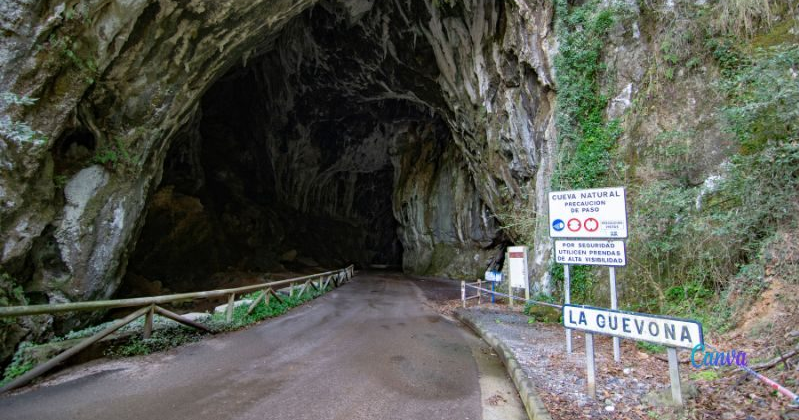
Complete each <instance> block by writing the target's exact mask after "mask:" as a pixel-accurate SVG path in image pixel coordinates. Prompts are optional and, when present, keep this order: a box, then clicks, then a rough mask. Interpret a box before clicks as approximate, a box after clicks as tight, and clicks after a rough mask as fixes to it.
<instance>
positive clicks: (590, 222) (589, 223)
mask: <svg viewBox="0 0 799 420" xmlns="http://www.w3.org/2000/svg"><path fill="white" fill-rule="evenodd" d="M583 226H585V230H587V231H589V232H596V230H597V229H599V221H598V220H596V219H594V218H593V217H589V218H588V219H585V223H584V224H583Z"/></svg>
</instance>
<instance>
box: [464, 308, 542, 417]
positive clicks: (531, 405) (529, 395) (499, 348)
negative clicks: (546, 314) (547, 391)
mask: <svg viewBox="0 0 799 420" xmlns="http://www.w3.org/2000/svg"><path fill="white" fill-rule="evenodd" d="M455 318H457V319H458V320H459V321H461V322H462V323H464V324H465V325H466V326H468V327H469V328H471V329H472V330H473V331H474V332H475V333H477V335H479V336H480V338H482V339H483V341H485V342H486V343H488V344H489V345H490V346H491V347H492V348H493V349H494V351H495V352H496V353H497V354H498V355H499V358H500V359H501V360H502V363H503V364H504V365H505V369H507V370H508V374H510V377H511V379H513V384H514V385H516V390H517V391H518V392H519V397H520V398H521V400H522V403H523V404H524V409H525V410H526V411H527V416H528V417H529V418H530V420H552V417H551V416H550V415H549V411H547V409H546V407H545V406H544V402H543V401H542V400H541V397H539V396H538V392H536V390H535V385H533V381H532V380H530V378H528V377H527V375H525V373H524V370H522V367H521V365H520V364H519V361H518V360H516V356H515V355H514V354H513V351H511V349H510V347H508V345H507V344H505V343H504V342H503V341H502V340H500V339H499V338H498V337H497V336H496V335H495V334H494V333H492V332H490V331H488V330H487V329H486V328H483V327H482V326H481V325H480V323H478V322H476V321H474V320H472V319H471V318H469V316H468V314H466V313H464V312H463V311H461V310H456V311H455Z"/></svg>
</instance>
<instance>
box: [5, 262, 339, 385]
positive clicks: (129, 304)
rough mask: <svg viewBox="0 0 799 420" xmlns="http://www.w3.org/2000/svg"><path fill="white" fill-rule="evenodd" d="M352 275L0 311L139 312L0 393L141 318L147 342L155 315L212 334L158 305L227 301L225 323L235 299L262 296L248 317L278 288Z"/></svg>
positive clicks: (335, 283)
mask: <svg viewBox="0 0 799 420" xmlns="http://www.w3.org/2000/svg"><path fill="white" fill-rule="evenodd" d="M353 275H354V266H352V265H351V266H349V267H347V268H342V269H340V270H334V271H327V272H324V273H319V274H311V275H308V276H302V277H295V278H291V279H286V280H279V281H273V282H269V283H260V284H254V285H250V286H244V287H237V288H235V289H221V290H211V291H206V292H192V293H178V294H173V295H163V296H153V297H143V298H132V299H115V300H99V301H92V302H71V303H57V304H50V305H27V306H5V307H0V318H3V317H5V318H9V317H20V316H28V315H42V314H53V313H60V312H72V311H96V310H107V309H115V308H135V307H139V309H138V310H136V311H134V312H133V313H131V314H130V315H128V316H126V317H124V318H122V319H120V320H117V321H116V322H114V323H113V324H111V325H110V326H109V327H108V328H106V329H104V330H102V331H100V332H99V333H97V334H95V335H93V336H91V337H88V338H86V339H85V340H83V341H81V342H80V343H78V344H76V345H75V346H73V347H71V348H69V349H67V350H65V351H64V352H62V353H60V354H58V355H57V356H55V357H53V358H52V359H50V360H48V361H46V362H44V363H42V364H40V365H37V366H36V367H34V368H33V369H31V370H30V371H28V372H27V373H25V374H23V375H22V376H20V377H18V378H16V379H14V380H13V381H11V382H9V383H8V384H6V385H5V386H3V387H2V388H0V393H3V392H6V391H9V390H12V389H15V388H19V387H21V386H23V385H25V384H27V383H29V382H30V381H32V380H33V379H35V378H37V377H39V376H41V375H42V374H44V373H45V372H47V371H49V370H50V369H52V368H53V367H55V366H57V365H59V364H61V363H62V362H64V361H65V360H67V359H68V358H70V357H72V356H74V355H75V354H77V353H78V352H80V351H81V350H84V349H86V348H87V347H89V346H91V345H92V344H94V343H96V342H98V341H100V340H102V339H103V338H105V337H107V336H109V335H110V334H112V333H113V332H115V331H117V330H118V329H120V328H122V327H123V326H125V325H127V324H130V323H131V322H133V321H135V320H137V319H139V318H140V317H142V316H143V317H144V329H143V332H142V334H143V336H144V338H149V337H150V335H151V334H152V330H153V316H154V315H155V314H159V315H161V316H164V317H166V318H169V319H172V320H174V321H176V322H179V323H182V324H185V325H188V326H190V327H193V328H197V329H201V330H204V331H208V332H211V330H210V329H209V328H208V327H206V326H204V325H202V324H201V323H199V322H195V321H192V320H190V319H187V318H184V317H182V316H180V315H178V314H176V313H174V312H171V311H168V310H166V309H164V308H162V307H161V306H159V305H164V304H167V303H177V302H189V301H195V300H203V299H213V298H218V297H227V302H228V304H227V308H226V309H227V310H226V313H225V318H226V319H227V320H228V321H231V320H232V319H233V309H234V304H233V303H234V302H235V301H236V296H237V295H243V294H247V293H253V292H261V293H260V294H259V295H258V297H257V298H256V299H255V300H254V301H253V302H252V303H251V304H250V307H249V308H248V310H247V313H248V314H249V313H250V312H252V311H253V310H254V309H255V308H256V306H257V305H258V304H259V303H260V302H261V301H262V300H263V301H264V302H265V303H266V304H269V299H270V298H271V297H275V298H276V299H278V300H281V298H280V296H279V294H278V293H276V292H275V290H277V289H279V288H280V287H288V288H289V295H290V296H293V295H294V293H295V289H296V288H298V287H299V292H297V293H298V294H299V295H300V296H302V294H303V293H305V292H306V291H307V290H308V289H309V288H313V289H316V290H325V289H326V288H327V287H328V286H329V285H330V284H331V283H332V284H333V286H334V287H338V286H339V285H341V284H342V283H344V282H346V281H348V280H349V279H351V278H352V276H353ZM317 283H318V284H317ZM300 285H301V286H300Z"/></svg>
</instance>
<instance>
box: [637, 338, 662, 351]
mask: <svg viewBox="0 0 799 420" xmlns="http://www.w3.org/2000/svg"><path fill="white" fill-rule="evenodd" d="M635 345H636V347H638V348H639V349H640V350H642V351H645V352H647V353H651V354H663V353H665V352H666V346H662V345H660V344H653V343H649V342H646V341H637V342H636V343H635Z"/></svg>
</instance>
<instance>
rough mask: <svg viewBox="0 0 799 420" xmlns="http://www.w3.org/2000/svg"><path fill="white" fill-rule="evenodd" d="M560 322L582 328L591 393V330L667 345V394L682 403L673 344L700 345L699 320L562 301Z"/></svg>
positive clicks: (592, 385) (677, 402)
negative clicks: (570, 303)
mask: <svg viewBox="0 0 799 420" xmlns="http://www.w3.org/2000/svg"><path fill="white" fill-rule="evenodd" d="M563 326H564V327H566V328H572V329H575V330H580V331H584V332H585V333H586V334H585V353H586V376H587V378H588V393H589V394H590V395H591V396H592V397H593V396H594V395H595V392H596V389H595V383H594V381H595V372H594V366H593V362H594V358H593V355H594V346H593V335H592V334H605V335H610V336H613V337H624V338H629V339H632V340H638V341H648V342H650V343H655V344H662V345H665V346H667V348H668V354H669V379H670V381H671V395H672V398H673V399H674V402H675V403H676V404H678V405H682V404H683V400H682V387H681V384H680V371H679V363H678V360H677V348H678V347H679V348H686V349H691V348H694V347H695V346H704V336H703V333H702V324H701V323H699V322H697V321H694V320H691V319H681V318H671V317H665V316H657V315H649V314H642V313H636V312H625V311H619V310H613V309H603V308H594V307H591V306H577V305H563Z"/></svg>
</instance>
